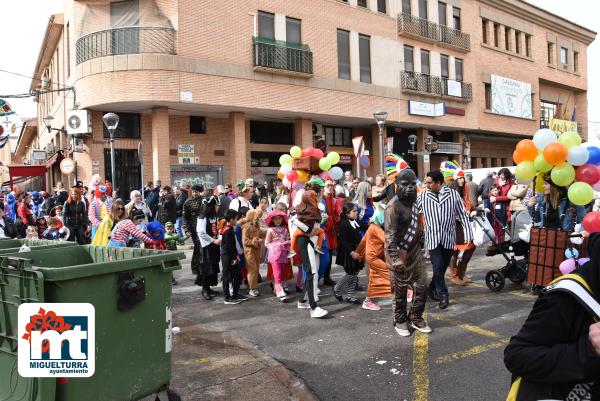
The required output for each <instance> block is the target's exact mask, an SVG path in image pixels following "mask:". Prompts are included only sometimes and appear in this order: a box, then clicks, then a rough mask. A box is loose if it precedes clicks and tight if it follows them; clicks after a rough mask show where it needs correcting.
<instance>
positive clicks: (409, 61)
mask: <svg viewBox="0 0 600 401" xmlns="http://www.w3.org/2000/svg"><path fill="white" fill-rule="evenodd" d="M413 51H414V49H413V47H412V46H407V45H404V71H407V72H414V70H415V62H414V56H413Z"/></svg>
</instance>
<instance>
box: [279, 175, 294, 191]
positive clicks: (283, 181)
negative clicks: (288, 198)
mask: <svg viewBox="0 0 600 401" xmlns="http://www.w3.org/2000/svg"><path fill="white" fill-rule="evenodd" d="M281 183H282V184H283V186H284V187H286V188H287V189H291V188H292V183H291V182H290V180H288V179H287V177H283V179H282V180H281Z"/></svg>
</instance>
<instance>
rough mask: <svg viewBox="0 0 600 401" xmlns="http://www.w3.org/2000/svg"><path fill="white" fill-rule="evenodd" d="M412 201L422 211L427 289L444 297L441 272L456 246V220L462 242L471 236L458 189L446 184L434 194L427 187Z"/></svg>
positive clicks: (469, 239)
mask: <svg viewBox="0 0 600 401" xmlns="http://www.w3.org/2000/svg"><path fill="white" fill-rule="evenodd" d="M416 204H417V207H418V208H419V210H420V212H421V213H423V217H424V223H425V224H424V231H425V247H426V248H427V250H428V251H429V255H430V256H431V263H432V265H433V277H432V279H431V283H430V284H429V288H430V290H431V291H432V292H433V293H434V294H435V295H437V296H438V297H439V296H446V297H447V296H448V288H447V287H446V282H445V279H444V275H445V274H446V269H447V268H448V265H449V264H450V258H451V257H452V253H453V252H454V247H455V245H456V221H457V220H459V221H460V222H461V223H462V227H463V230H464V235H465V237H464V238H465V242H471V240H472V237H473V235H472V233H471V226H470V224H469V216H468V215H467V211H466V209H465V206H464V204H463V202H462V200H461V198H460V195H459V194H458V192H456V191H455V190H454V189H451V188H448V187H446V186H443V187H442V188H441V189H440V191H439V192H437V193H436V192H432V191H429V190H426V191H423V192H421V193H420V194H419V195H418V197H417V202H416Z"/></svg>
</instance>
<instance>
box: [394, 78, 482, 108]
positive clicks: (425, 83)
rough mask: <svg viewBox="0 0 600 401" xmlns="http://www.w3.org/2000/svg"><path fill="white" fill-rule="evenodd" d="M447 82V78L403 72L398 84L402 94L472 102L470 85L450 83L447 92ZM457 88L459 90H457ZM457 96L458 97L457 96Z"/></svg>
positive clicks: (456, 82)
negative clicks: (407, 93)
mask: <svg viewBox="0 0 600 401" xmlns="http://www.w3.org/2000/svg"><path fill="white" fill-rule="evenodd" d="M448 81H450V80H449V79H448V78H443V77H434V76H431V75H425V74H418V73H416V72H408V71H403V72H402V75H401V83H400V84H401V86H402V91H403V92H409V93H417V94H420V95H425V96H433V97H443V98H446V99H452V100H456V101H459V102H470V101H472V100H473V89H472V87H471V84H469V83H465V82H458V81H451V82H452V86H453V87H452V88H450V90H449V87H448ZM459 88H460V90H458V89H459ZM459 94H460V96H458V95H459Z"/></svg>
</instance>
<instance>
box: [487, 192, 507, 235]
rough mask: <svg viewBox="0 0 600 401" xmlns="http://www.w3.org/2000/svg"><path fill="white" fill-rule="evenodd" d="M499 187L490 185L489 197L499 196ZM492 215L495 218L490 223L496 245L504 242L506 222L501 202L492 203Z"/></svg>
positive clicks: (504, 210)
mask: <svg viewBox="0 0 600 401" xmlns="http://www.w3.org/2000/svg"><path fill="white" fill-rule="evenodd" d="M500 190H501V189H500V186H499V185H496V184H494V185H492V189H491V190H490V197H498V195H499V194H500ZM491 206H492V215H493V216H494V217H495V218H494V219H493V221H492V228H493V229H494V234H495V235H496V242H497V243H498V244H500V243H502V242H504V226H505V225H506V222H507V215H506V208H505V207H504V204H503V203H502V202H492V203H491Z"/></svg>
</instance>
